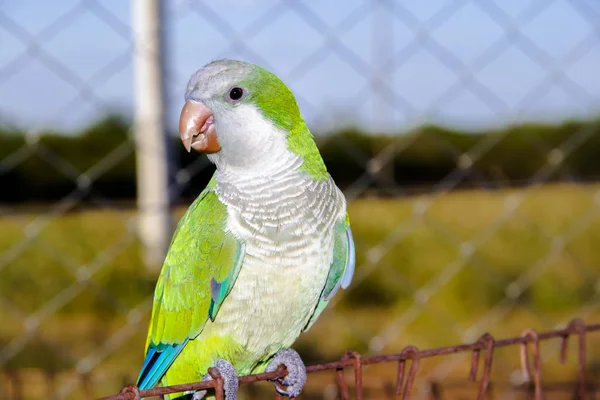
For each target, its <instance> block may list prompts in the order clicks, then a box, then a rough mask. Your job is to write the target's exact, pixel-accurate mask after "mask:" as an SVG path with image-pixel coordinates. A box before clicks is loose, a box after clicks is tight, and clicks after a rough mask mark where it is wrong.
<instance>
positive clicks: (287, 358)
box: [265, 349, 306, 397]
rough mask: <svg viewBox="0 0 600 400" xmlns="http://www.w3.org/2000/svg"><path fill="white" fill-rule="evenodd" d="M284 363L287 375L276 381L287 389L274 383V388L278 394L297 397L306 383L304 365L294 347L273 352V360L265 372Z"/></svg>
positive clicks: (271, 370)
mask: <svg viewBox="0 0 600 400" xmlns="http://www.w3.org/2000/svg"><path fill="white" fill-rule="evenodd" d="M282 364H283V365H285V367H286V368H287V371H288V373H287V376H286V377H285V378H283V379H280V378H278V379H277V381H278V382H279V383H280V384H282V385H283V386H287V389H285V390H284V389H281V388H279V387H278V386H277V384H275V390H277V392H278V393H279V394H282V395H284V396H287V397H298V396H299V395H300V393H301V392H302V389H303V388H304V384H305V383H306V367H305V366H304V362H303V361H302V358H300V356H299V355H298V353H296V351H295V350H294V349H285V350H280V351H278V352H277V354H275V357H273V360H271V362H270V363H269V365H268V366H267V368H266V370H265V371H266V372H274V371H276V370H277V368H279V366H280V365H282Z"/></svg>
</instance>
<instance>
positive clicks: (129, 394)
mask: <svg viewBox="0 0 600 400" xmlns="http://www.w3.org/2000/svg"><path fill="white" fill-rule="evenodd" d="M120 394H122V395H124V396H126V397H125V398H126V399H129V400H141V398H142V396H141V395H140V390H139V389H138V387H137V386H135V385H127V386H125V387H124V388H123V390H121V393H120Z"/></svg>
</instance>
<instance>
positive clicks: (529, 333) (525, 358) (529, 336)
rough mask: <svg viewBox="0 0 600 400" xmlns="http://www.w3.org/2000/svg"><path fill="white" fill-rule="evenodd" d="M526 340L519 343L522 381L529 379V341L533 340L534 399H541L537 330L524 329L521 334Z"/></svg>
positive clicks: (540, 371)
mask: <svg viewBox="0 0 600 400" xmlns="http://www.w3.org/2000/svg"><path fill="white" fill-rule="evenodd" d="M521 337H523V338H524V339H525V340H526V341H525V342H523V343H521V371H523V381H525V382H530V381H531V375H532V374H531V366H530V364H529V350H528V349H529V343H530V342H533V370H534V372H533V382H534V385H535V400H542V399H543V398H544V395H543V393H542V361H541V354H540V340H539V336H538V334H537V332H536V331H535V330H533V329H526V330H525V331H524V332H523V334H522V335H521Z"/></svg>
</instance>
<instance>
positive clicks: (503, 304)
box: [0, 184, 600, 395]
mask: <svg viewBox="0 0 600 400" xmlns="http://www.w3.org/2000/svg"><path fill="white" fill-rule="evenodd" d="M599 204H600V185H597V184H593V185H576V184H555V185H546V186H538V187H530V188H516V189H505V190H495V191H484V190H464V191H456V192H451V193H444V194H442V195H436V194H431V195H424V196H418V197H405V198H397V199H381V198H362V199H358V200H355V201H353V202H351V204H349V213H350V217H351V221H352V227H353V232H354V237H355V241H356V248H357V258H358V259H357V270H356V275H355V278H354V282H353V284H352V286H351V288H350V289H349V290H347V291H345V292H344V293H343V295H342V296H339V295H338V297H337V298H336V300H335V301H334V302H333V303H334V307H330V308H328V309H327V310H326V311H325V312H324V313H323V315H322V317H321V318H320V320H319V322H318V323H317V324H316V325H315V326H314V327H313V328H312V330H311V331H310V332H309V333H308V334H305V335H304V336H302V338H301V339H300V340H299V342H298V343H297V346H296V347H297V349H299V350H300V352H301V353H302V354H303V355H304V357H305V358H306V361H307V362H314V361H318V360H332V359H337V358H338V357H339V356H340V355H341V354H342V352H343V351H345V349H347V348H352V349H355V350H357V351H360V352H364V353H369V352H397V351H400V350H401V349H402V348H403V347H404V346H406V345H408V344H413V345H416V346H418V347H419V348H428V347H437V346H443V345H450V344H456V343H460V342H465V341H474V340H476V339H477V337H478V336H479V335H481V333H483V332H485V331H488V332H491V333H492V334H494V336H496V337H506V336H514V335H518V334H520V333H521V332H522V331H523V330H524V329H525V328H526V327H533V328H536V329H539V330H543V329H550V328H553V327H555V326H556V325H557V324H559V323H561V322H564V321H565V320H568V319H569V318H571V317H572V316H575V315H577V316H580V317H583V318H584V319H585V320H586V321H587V322H590V323H591V322H594V321H595V322H598V321H600V309H599V307H598V299H599V297H600V295H599V294H600V280H599V277H600V251H599V250H598V244H599V243H600V205H599ZM18 210H19V209H17V211H18ZM9 211H10V212H11V214H10V215H9V214H8V212H9ZM14 211H15V209H11V210H4V211H3V213H2V218H1V219H0V274H1V275H0V276H1V277H2V278H1V279H0V321H2V324H0V348H5V351H4V353H3V356H6V355H7V354H10V353H9V352H10V351H12V349H18V348H19V346H18V341H19V340H20V339H15V338H19V337H27V338H29V340H30V344H28V345H27V346H25V348H24V349H23V350H19V351H17V350H15V354H14V355H12V354H10V357H8V358H10V359H9V361H8V362H7V363H6V364H5V366H4V367H5V369H15V368H35V369H47V370H52V371H56V372H60V371H68V370H71V369H73V368H75V367H79V369H80V370H83V371H85V370H86V369H87V366H86V363H88V365H89V366H91V367H94V369H93V371H94V374H97V375H96V379H101V378H98V376H106V377H108V376H112V377H114V376H118V377H122V376H129V377H132V378H133V377H134V376H135V374H136V373H137V371H138V368H139V366H140V364H141V361H142V356H143V354H142V353H143V346H144V341H145V331H146V326H147V321H148V317H149V310H150V302H149V301H148V300H147V299H148V296H149V295H151V293H152V291H153V288H154V282H155V277H156V275H155V274H154V273H151V272H148V271H146V270H145V269H144V268H143V267H142V265H141V258H140V253H139V250H140V249H139V246H138V243H137V241H136V239H135V237H134V235H132V234H131V232H133V229H134V226H135V224H134V219H132V218H133V217H134V212H135V210H133V209H121V210H117V209H87V210H81V211H75V212H70V213H67V214H61V213H59V212H54V213H53V212H50V213H40V212H25V211H22V212H18V213H15V212H14ZM46 211H47V209H46ZM182 212H183V208H179V209H177V210H176V212H175V214H176V215H177V217H179V216H180V215H181V214H182ZM38 231H39V235H36V233H37V232H38ZM22 241H25V242H22ZM19 243H24V244H22V245H21V244H19ZM81 266H85V267H84V268H83V269H82V268H80V267H81ZM136 307H137V308H136ZM133 308H136V311H134V312H130V311H129V310H131V309H133ZM30 315H33V316H34V318H31V317H29V316H30ZM27 317H29V319H26V318H27ZM128 321H130V322H131V324H130V325H127V322H128ZM596 336H600V335H596ZM373 337H375V339H372V338H373ZM590 338H592V336H590ZM593 340H594V343H595V344H600V340H599V338H598V337H594V339H593ZM574 342H575V341H574V340H573V341H572V343H574ZM556 344H558V342H556ZM7 345H8V346H7ZM5 346H7V347H5ZM6 349H8V350H6ZM588 349H589V354H588V360H589V361H590V362H597V361H595V360H598V359H599V358H600V346H598V345H596V346H591V345H590V346H588ZM556 351H558V350H556ZM552 352H554V350H552ZM551 358H552V360H553V361H552V362H554V360H556V358H557V357H556V356H555V355H552V357H551ZM82 359H84V360H85V361H84V362H80V360H82ZM440 361H441V360H440ZM571 361H574V357H572V360H571ZM78 362H80V363H79V364H78ZM517 365H518V356H517V348H515V349H514V354H510V357H508V356H507V357H498V358H496V361H495V364H494V369H495V372H496V373H499V374H500V373H505V375H500V376H502V377H503V378H504V380H506V379H507V378H508V377H507V376H506V372H507V371H511V370H512V369H513V368H515V367H516V366H517ZM428 370H429V371H435V368H434V367H431V368H430V369H428ZM459 372H460V374H461V375H459V376H463V375H465V374H466V364H465V367H464V368H462V367H460V368H456V369H454V370H453V373H459ZM421 374H424V372H421ZM552 374H559V375H557V376H562V375H560V374H564V371H562V372H560V371H559V370H553V371H550V372H548V373H547V375H546V376H547V377H550V376H552ZM465 376H466V375H465ZM107 379H108V378H107ZM120 379H121V378H119V379H118V380H117V379H115V381H114V382H112V381H111V382H112V383H111V384H108V385H103V387H102V393H99V394H104V395H106V394H108V393H110V392H111V391H115V390H117V389H118V388H119V387H120V385H121V384H122V381H121V380H120Z"/></svg>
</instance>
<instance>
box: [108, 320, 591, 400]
mask: <svg viewBox="0 0 600 400" xmlns="http://www.w3.org/2000/svg"><path fill="white" fill-rule="evenodd" d="M599 330H600V324H592V325H586V324H585V322H584V321H583V320H581V319H574V320H572V321H571V322H569V324H568V325H567V327H566V328H564V329H556V330H553V331H548V332H542V333H538V332H536V331H535V330H533V329H527V330H525V331H524V332H523V334H522V335H521V336H516V337H511V338H507V339H495V338H494V336H492V335H491V334H489V333H484V334H483V335H482V336H481V337H480V338H479V339H478V340H477V341H476V342H475V343H472V344H462V345H456V346H448V347H440V348H436V349H430V350H419V349H418V348H416V347H415V346H406V347H405V348H404V349H403V350H402V351H401V352H400V353H397V354H385V355H376V356H370V357H363V356H361V355H360V354H359V353H356V352H353V351H348V352H347V353H346V354H345V355H344V356H343V357H342V359H341V360H340V361H334V362H329V363H322V364H315V365H311V366H308V367H307V368H306V372H307V373H308V374H313V373H317V372H323V371H335V372H336V376H337V385H338V388H339V393H340V398H342V399H343V400H348V399H349V398H350V394H349V393H350V390H349V387H348V384H347V383H346V378H345V376H344V370H345V369H347V368H349V369H351V370H352V371H353V375H354V387H353V392H354V398H355V399H356V400H362V399H363V398H365V396H364V393H363V383H364V382H366V381H368V379H369V378H368V377H365V376H364V375H363V366H367V365H373V364H382V363H385V364H389V363H395V364H397V367H396V368H397V373H396V383H395V390H394V394H395V395H396V396H401V398H402V399H409V398H410V397H411V392H412V389H413V384H414V383H415V378H416V376H417V371H418V369H419V361H420V360H422V359H425V358H430V357H443V356H446V355H449V354H455V353H471V368H470V371H469V375H468V381H470V382H475V381H476V380H477V377H478V371H479V364H480V361H479V359H480V356H481V354H482V353H485V357H484V360H483V370H482V372H481V376H480V377H479V390H478V394H477V397H476V398H477V399H478V400H480V399H484V398H486V395H487V394H488V391H489V388H490V385H491V381H490V377H491V371H492V364H493V355H494V350H495V349H499V348H503V347H514V346H520V351H519V354H518V355H519V357H520V364H521V371H522V374H523V383H524V386H525V387H529V386H530V385H529V384H530V383H532V384H533V392H534V396H533V398H534V399H535V400H541V399H543V398H544V386H545V384H544V382H543V380H542V360H541V350H540V342H541V341H546V340H550V339H561V345H560V352H559V354H558V358H559V360H560V362H561V363H562V364H564V363H565V362H566V360H567V342H568V339H569V337H570V336H573V335H575V336H577V340H578V342H577V353H576V357H577V381H576V382H575V385H574V386H575V388H576V389H575V393H576V398H578V399H588V398H595V393H596V391H597V390H599V389H600V387H596V386H595V383H594V385H593V386H591V387H590V386H589V385H586V377H585V371H586V335H587V334H588V333H589V332H595V331H599ZM530 347H532V348H533V349H532V350H531V357H530V353H529V351H530V350H529V348H530ZM515 356H516V355H515ZM531 359H533V361H531ZM408 362H410V368H409V367H408V366H407V363H408ZM531 364H533V367H532V366H531ZM388 368H389V367H388ZM209 374H210V375H211V377H212V378H213V380H211V381H204V382H195V383H189V384H182V385H174V386H167V387H158V388H154V389H148V390H141V391H140V390H139V389H138V388H137V387H135V386H133V385H128V386H125V387H124V388H123V390H122V391H121V393H119V394H116V395H113V396H108V397H103V398H102V399H100V400H140V399H142V398H147V397H153V396H162V395H166V394H170V393H180V392H188V391H196V390H206V389H211V388H212V389H214V390H215V397H216V399H217V400H222V399H223V398H224V389H223V387H224V384H223V379H222V378H221V377H220V375H219V373H218V371H217V370H215V369H209ZM285 375H286V370H285V367H280V368H279V370H277V371H275V372H269V373H262V374H257V375H249V376H243V377H240V378H239V382H240V383H241V384H248V383H252V382H257V381H267V380H274V379H276V378H284V377H285ZM442 386H443V384H442ZM522 386H523V385H522ZM570 389H572V387H571V388H570ZM275 396H276V398H277V399H281V398H282V396H281V395H280V394H279V393H277V392H275ZM433 398H441V397H440V396H439V395H433Z"/></svg>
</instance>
